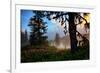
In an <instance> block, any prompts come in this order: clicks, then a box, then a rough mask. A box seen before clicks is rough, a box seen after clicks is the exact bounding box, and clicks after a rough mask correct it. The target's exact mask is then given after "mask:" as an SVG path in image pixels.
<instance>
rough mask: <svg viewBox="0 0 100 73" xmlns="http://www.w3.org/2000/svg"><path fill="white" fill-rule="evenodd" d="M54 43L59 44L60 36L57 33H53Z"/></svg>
mask: <svg viewBox="0 0 100 73" xmlns="http://www.w3.org/2000/svg"><path fill="white" fill-rule="evenodd" d="M55 44H56V45H59V44H60V36H59V34H58V33H56V35H55Z"/></svg>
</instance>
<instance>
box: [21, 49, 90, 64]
mask: <svg viewBox="0 0 100 73" xmlns="http://www.w3.org/2000/svg"><path fill="white" fill-rule="evenodd" d="M78 49H79V50H78V51H77V52H75V53H71V52H70V50H57V49H56V48H55V47H48V49H27V50H21V62H22V63H26V62H47V61H68V60H87V59H89V49H87V48H86V47H84V48H82V47H78Z"/></svg>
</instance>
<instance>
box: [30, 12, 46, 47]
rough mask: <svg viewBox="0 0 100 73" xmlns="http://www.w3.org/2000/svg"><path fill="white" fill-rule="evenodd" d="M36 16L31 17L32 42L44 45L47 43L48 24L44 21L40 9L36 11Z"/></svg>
mask: <svg viewBox="0 0 100 73" xmlns="http://www.w3.org/2000/svg"><path fill="white" fill-rule="evenodd" d="M33 13H34V16H33V17H32V18H31V19H30V23H29V26H30V28H31V32H30V44H31V45H33V46H37V45H39V46H42V45H46V44H47V36H46V33H47V26H46V22H44V21H43V17H44V16H43V14H42V13H41V12H40V11H34V12H33Z"/></svg>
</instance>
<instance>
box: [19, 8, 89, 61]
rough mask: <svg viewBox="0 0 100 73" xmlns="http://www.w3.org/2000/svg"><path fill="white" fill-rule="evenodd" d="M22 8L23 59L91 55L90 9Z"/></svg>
mask: <svg viewBox="0 0 100 73" xmlns="http://www.w3.org/2000/svg"><path fill="white" fill-rule="evenodd" d="M20 12H21V15H20V16H21V18H20V20H21V24H20V25H21V30H20V34H21V63H30V62H47V61H71V60H88V59H89V44H90V42H89V41H90V13H84V12H65V11H40V10H21V11H20Z"/></svg>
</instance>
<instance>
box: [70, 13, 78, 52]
mask: <svg viewBox="0 0 100 73" xmlns="http://www.w3.org/2000/svg"><path fill="white" fill-rule="evenodd" d="M68 15H69V34H70V45H71V52H75V51H77V50H78V48H77V38H76V25H75V23H74V18H75V15H76V13H68Z"/></svg>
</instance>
